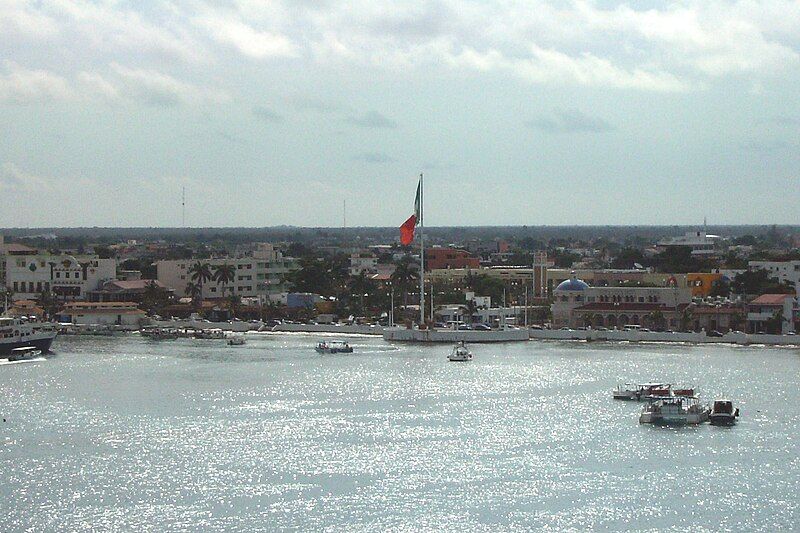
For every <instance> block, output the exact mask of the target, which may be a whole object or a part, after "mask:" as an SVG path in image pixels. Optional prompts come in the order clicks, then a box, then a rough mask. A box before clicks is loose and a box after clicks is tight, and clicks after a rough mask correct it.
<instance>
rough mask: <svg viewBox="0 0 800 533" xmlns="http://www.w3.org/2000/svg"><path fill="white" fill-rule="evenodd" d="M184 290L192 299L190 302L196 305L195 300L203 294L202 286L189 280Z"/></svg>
mask: <svg viewBox="0 0 800 533" xmlns="http://www.w3.org/2000/svg"><path fill="white" fill-rule="evenodd" d="M184 292H185V293H186V296H188V297H190V298H191V299H192V303H193V304H195V305H197V302H198V301H199V300H200V297H201V296H202V294H203V288H202V287H201V286H200V285H199V284H197V283H194V282H192V281H190V282H189V283H187V284H186V290H185V291H184Z"/></svg>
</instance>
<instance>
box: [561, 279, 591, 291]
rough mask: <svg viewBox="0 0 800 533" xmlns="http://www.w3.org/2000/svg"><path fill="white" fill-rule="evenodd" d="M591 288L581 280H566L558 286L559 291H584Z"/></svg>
mask: <svg viewBox="0 0 800 533" xmlns="http://www.w3.org/2000/svg"><path fill="white" fill-rule="evenodd" d="M588 288H589V285H587V284H586V283H584V282H583V281H581V280H579V279H578V278H571V279H566V280H564V281H562V282H561V283H559V284H558V287H556V290H557V291H584V290H586V289H588Z"/></svg>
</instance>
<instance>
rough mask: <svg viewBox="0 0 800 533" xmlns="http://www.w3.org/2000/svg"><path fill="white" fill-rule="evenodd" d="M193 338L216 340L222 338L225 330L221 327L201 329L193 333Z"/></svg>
mask: <svg viewBox="0 0 800 533" xmlns="http://www.w3.org/2000/svg"><path fill="white" fill-rule="evenodd" d="M194 338H195V339H206V340H216V339H224V338H225V332H224V331H222V330H221V329H216V328H215V329H201V330H198V331H196V332H195V333H194Z"/></svg>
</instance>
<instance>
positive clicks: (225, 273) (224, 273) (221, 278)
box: [214, 263, 236, 298]
mask: <svg viewBox="0 0 800 533" xmlns="http://www.w3.org/2000/svg"><path fill="white" fill-rule="evenodd" d="M235 279H236V267H235V266H233V265H229V264H227V263H225V264H224V265H219V266H217V267H215V268H214V281H216V282H217V283H220V284H222V297H223V298H224V297H225V289H227V288H228V283H230V282H232V281H234V280H235Z"/></svg>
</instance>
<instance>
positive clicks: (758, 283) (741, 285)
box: [731, 269, 795, 296]
mask: <svg viewBox="0 0 800 533" xmlns="http://www.w3.org/2000/svg"><path fill="white" fill-rule="evenodd" d="M731 290H732V291H733V292H735V293H736V294H755V295H759V296H760V295H762V294H792V293H794V291H795V289H794V287H792V286H791V285H789V284H786V283H780V282H779V281H778V279H777V278H771V277H770V276H769V273H768V272H767V271H766V270H762V269H759V270H748V271H746V272H742V273H741V274H737V275H736V277H735V278H733V281H732V282H731Z"/></svg>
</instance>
